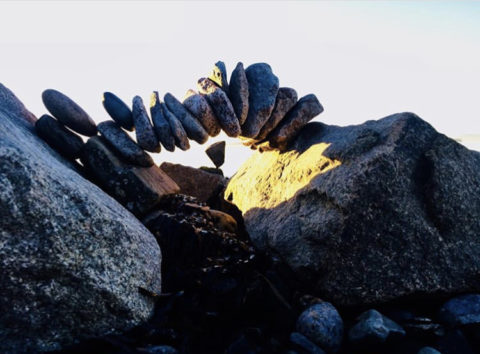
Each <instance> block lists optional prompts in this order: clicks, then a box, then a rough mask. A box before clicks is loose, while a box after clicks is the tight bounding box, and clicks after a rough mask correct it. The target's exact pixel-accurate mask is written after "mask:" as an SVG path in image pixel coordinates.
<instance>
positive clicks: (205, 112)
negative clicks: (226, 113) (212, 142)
mask: <svg viewBox="0 0 480 354" xmlns="http://www.w3.org/2000/svg"><path fill="white" fill-rule="evenodd" d="M183 105H184V106H185V107H186V108H187V109H188V110H189V111H190V112H191V113H192V114H193V115H194V116H195V118H197V119H198V121H199V122H200V123H202V126H203V127H204V128H205V130H206V131H207V133H208V135H210V136H217V135H218V134H220V131H221V129H220V125H219V124H218V122H217V118H216V117H215V114H214V113H213V110H212V107H210V105H209V104H208V102H207V99H206V98H205V97H204V96H202V95H200V94H198V93H196V92H195V91H193V90H188V91H187V94H186V95H185V98H184V99H183Z"/></svg>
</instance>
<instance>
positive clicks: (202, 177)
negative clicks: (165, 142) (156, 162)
mask: <svg viewBox="0 0 480 354" xmlns="http://www.w3.org/2000/svg"><path fill="white" fill-rule="evenodd" d="M160 169H161V170H162V171H164V172H165V173H166V174H167V175H168V176H169V177H170V178H171V179H173V180H174V181H175V183H177V184H178V186H179V187H180V193H182V194H185V195H189V196H192V197H195V198H197V199H198V200H199V201H200V202H206V201H208V200H209V199H210V198H212V197H214V196H216V195H217V194H219V193H220V192H221V191H222V190H223V189H224V188H225V186H226V184H227V180H226V179H225V178H224V177H223V176H221V175H219V174H215V173H210V172H206V171H202V170H200V169H198V168H194V167H190V166H183V165H181V164H174V163H170V162H164V163H162V164H161V165H160Z"/></svg>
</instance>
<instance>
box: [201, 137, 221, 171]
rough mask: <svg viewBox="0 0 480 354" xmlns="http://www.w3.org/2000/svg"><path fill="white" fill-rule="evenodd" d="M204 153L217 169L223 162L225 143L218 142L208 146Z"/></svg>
mask: <svg viewBox="0 0 480 354" xmlns="http://www.w3.org/2000/svg"><path fill="white" fill-rule="evenodd" d="M205 152H206V153H207V155H208V157H209V158H210V160H212V162H213V164H214V165H215V167H217V168H219V167H220V166H222V165H223V163H224V162H225V141H219V142H216V143H213V144H212V145H210V146H209V147H208V148H207V149H206V150H205Z"/></svg>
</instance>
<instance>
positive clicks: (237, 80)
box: [229, 63, 248, 125]
mask: <svg viewBox="0 0 480 354" xmlns="http://www.w3.org/2000/svg"><path fill="white" fill-rule="evenodd" d="M229 93H230V94H229V97H230V101H231V102H232V106H233V110H234V111H235V115H236V116H237V118H238V121H239V123H240V125H242V124H243V123H245V120H246V119H247V115H248V80H247V75H246V74H245V69H244V68H243V64H242V63H238V64H237V66H236V67H235V69H234V70H233V71H232V75H231V76H230V87H229Z"/></svg>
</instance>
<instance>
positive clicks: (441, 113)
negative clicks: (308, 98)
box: [0, 0, 480, 175]
mask: <svg viewBox="0 0 480 354" xmlns="http://www.w3.org/2000/svg"><path fill="white" fill-rule="evenodd" d="M218 60H222V61H224V62H225V63H226V66H227V71H228V74H230V72H231V70H232V69H233V68H234V67H235V65H236V63H237V62H238V61H241V62H243V63H244V65H245V66H248V65H250V64H252V63H256V62H267V63H269V64H270V65H271V66H272V68H273V71H274V73H275V74H276V75H277V76H278V77H279V79H280V86H288V87H293V88H295V89H296V90H297V92H298V93H299V96H303V95H306V94H309V93H314V94H315V95H316V96H317V97H318V99H319V100H320V102H321V103H322V104H323V106H324V108H325V111H324V112H323V113H322V114H321V115H319V116H318V117H317V118H315V120H318V121H322V122H324V123H327V124H334V125H350V124H361V123H363V122H364V121H366V120H370V119H379V118H382V117H385V116H388V115H390V114H394V113H397V112H403V111H410V112H414V113H416V114H418V115H419V116H420V117H422V118H423V119H425V120H426V121H428V122H429V123H430V124H432V125H433V126H434V127H435V128H436V129H437V130H438V131H440V132H441V133H444V134H447V135H448V136H451V137H453V138H461V139H462V142H463V143H464V144H465V145H467V146H468V147H470V148H473V149H477V150H480V107H479V106H480V105H479V103H480V2H462V1H451V2H442V1H319V2H314V1H308V2H307V1H305V2H300V1H294V2H289V1H266V2H260V1H244V2H234V1H222V2H220V1H212V2H204V1H190V2H179V1H175V2H168V1H158V2H155V1H82V2H80V1H62V2H60V1H18V0H17V1H11V2H10V1H0V73H1V74H0V82H2V83H3V84H4V85H6V86H7V87H9V88H10V89H11V90H13V91H14V92H15V94H16V95H17V96H18V97H19V98H20V99H21V100H22V101H23V102H24V103H25V105H26V106H27V107H28V108H29V109H30V110H31V111H32V112H33V113H34V114H36V115H37V116H41V115H42V114H44V113H47V111H46V109H45V107H44V106H43V104H42V101H41V93H42V91H43V90H45V89H47V88H54V89H57V90H60V91H62V92H64V93H65V94H67V95H68V96H70V97H71V98H72V99H73V100H75V101H76V102H77V103H78V104H79V105H80V106H82V107H83V108H84V109H85V110H86V111H87V112H88V113H89V114H90V115H91V116H92V118H93V119H94V120H95V121H96V122H101V121H104V120H107V119H109V116H108V114H107V113H106V112H105V110H104V109H103V106H102V93H103V92H104V91H111V92H114V93H116V94H117V95H118V96H119V97H121V98H122V99H123V100H125V101H126V102H127V103H128V104H130V105H131V100H132V98H133V97H134V96H135V95H140V96H141V97H142V98H143V99H144V101H145V102H146V104H147V105H148V102H149V96H150V93H151V92H152V91H153V90H158V91H159V92H160V95H163V94H165V93H166V92H171V93H172V94H174V95H175V96H177V97H178V98H182V97H183V95H184V94H185V92H186V91H187V90H188V89H189V88H193V89H195V88H196V87H195V86H196V81H197V79H198V78H200V77H204V76H207V75H208V74H209V73H210V72H211V69H212V67H213V64H214V63H215V62H216V61H218ZM220 140H227V152H226V162H225V165H224V167H223V169H224V171H225V173H226V175H231V174H233V173H234V172H235V171H236V170H237V169H238V167H239V165H240V164H241V163H242V162H243V161H245V160H246V159H247V158H248V156H250V154H251V153H252V152H251V150H249V149H248V148H246V147H244V146H242V145H241V144H240V143H239V141H238V140H237V139H226V136H225V135H223V134H222V135H220V136H218V137H216V138H211V139H210V140H209V141H208V142H207V143H206V144H204V145H202V146H200V145H198V144H196V143H194V142H192V144H191V145H192V148H191V149H190V150H189V151H186V152H183V151H180V150H178V149H177V151H176V152H175V153H168V152H166V151H165V150H162V152H161V153H160V154H157V155H155V160H156V161H157V162H159V163H160V162H162V161H169V162H175V163H182V164H186V165H190V166H196V167H198V166H202V165H204V166H213V165H212V163H211V162H210V161H209V160H208V158H207V157H206V155H205V153H204V150H205V148H206V147H207V146H208V145H209V144H210V143H213V142H215V141H220Z"/></svg>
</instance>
